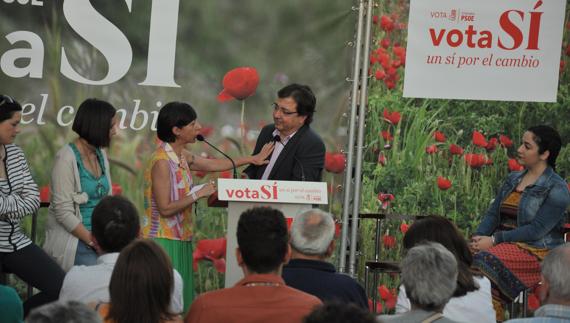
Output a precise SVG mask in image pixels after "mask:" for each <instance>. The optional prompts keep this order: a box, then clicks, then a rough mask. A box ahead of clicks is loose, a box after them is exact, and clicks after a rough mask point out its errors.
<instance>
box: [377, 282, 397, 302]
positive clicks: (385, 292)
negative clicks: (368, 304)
mask: <svg viewBox="0 0 570 323" xmlns="http://www.w3.org/2000/svg"><path fill="white" fill-rule="evenodd" d="M378 294H379V295H380V298H381V299H382V300H383V301H385V300H387V299H390V298H392V297H393V296H392V293H390V290H389V289H388V287H386V285H384V284H382V285H380V286H378Z"/></svg>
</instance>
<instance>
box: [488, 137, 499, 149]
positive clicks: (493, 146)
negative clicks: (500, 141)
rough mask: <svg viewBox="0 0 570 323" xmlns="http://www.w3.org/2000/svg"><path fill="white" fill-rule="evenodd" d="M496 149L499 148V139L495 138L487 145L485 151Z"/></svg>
mask: <svg viewBox="0 0 570 323" xmlns="http://www.w3.org/2000/svg"><path fill="white" fill-rule="evenodd" d="M495 148H497V138H494V137H493V138H491V139H489V142H488V143H487V146H485V149H487V151H493V150H495Z"/></svg>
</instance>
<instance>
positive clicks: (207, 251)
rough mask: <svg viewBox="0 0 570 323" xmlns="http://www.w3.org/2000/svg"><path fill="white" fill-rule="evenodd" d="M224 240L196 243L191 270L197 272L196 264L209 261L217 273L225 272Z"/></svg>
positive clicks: (208, 240)
mask: <svg viewBox="0 0 570 323" xmlns="http://www.w3.org/2000/svg"><path fill="white" fill-rule="evenodd" d="M226 244H227V241H226V238H217V239H203V240H200V241H198V243H197V244H196V249H195V250H194V253H193V254H192V259H193V264H192V266H193V268H194V270H195V271H196V270H198V262H199V261H201V260H204V259H206V260H210V261H212V262H213V264H214V267H215V268H216V270H217V271H218V272H225V264H226V262H225V260H224V258H225V257H226Z"/></svg>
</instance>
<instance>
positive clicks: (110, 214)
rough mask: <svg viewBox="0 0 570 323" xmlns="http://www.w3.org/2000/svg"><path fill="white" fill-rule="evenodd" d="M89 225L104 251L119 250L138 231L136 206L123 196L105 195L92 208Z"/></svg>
mask: <svg viewBox="0 0 570 323" xmlns="http://www.w3.org/2000/svg"><path fill="white" fill-rule="evenodd" d="M91 227H92V232H93V236H94V237H95V239H97V243H98V244H99V246H100V247H101V249H103V251H104V252H120V251H121V250H122V249H123V248H124V247H125V246H127V245H128V244H129V243H131V241H133V240H135V239H136V237H137V235H138V233H139V230H140V223H139V215H138V213H137V208H136V207H135V206H134V205H133V203H131V201H129V200H127V199H126V198H124V197H121V196H106V197H104V198H103V199H102V200H101V201H100V202H99V203H98V204H97V206H95V209H93V215H92V216H91Z"/></svg>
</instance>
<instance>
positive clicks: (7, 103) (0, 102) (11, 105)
mask: <svg viewBox="0 0 570 323" xmlns="http://www.w3.org/2000/svg"><path fill="white" fill-rule="evenodd" d="M19 111H22V106H21V105H20V103H18V102H17V101H16V100H14V99H12V98H11V97H9V96H7V95H3V94H0V122H2V121H4V120H8V119H10V118H12V117H13V116H14V113H15V112H19Z"/></svg>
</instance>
